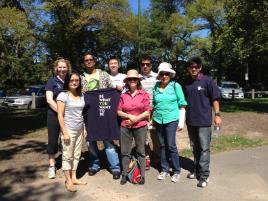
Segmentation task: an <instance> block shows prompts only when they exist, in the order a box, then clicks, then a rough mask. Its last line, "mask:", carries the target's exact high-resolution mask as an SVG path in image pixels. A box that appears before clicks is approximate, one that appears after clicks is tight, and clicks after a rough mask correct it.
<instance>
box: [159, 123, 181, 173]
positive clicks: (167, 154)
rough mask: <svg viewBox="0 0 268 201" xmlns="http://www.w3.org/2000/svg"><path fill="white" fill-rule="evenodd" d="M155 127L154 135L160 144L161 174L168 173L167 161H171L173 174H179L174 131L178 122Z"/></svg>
mask: <svg viewBox="0 0 268 201" xmlns="http://www.w3.org/2000/svg"><path fill="white" fill-rule="evenodd" d="M155 125H156V133H157V135H158V137H159V143H160V161H161V169H162V171H163V172H169V168H170V165H169V160H171V163H172V168H173V172H174V173H177V174H179V173H180V172H181V167H180V158H179V153H178V149H177V145H176V130H177V126H178V121H172V122H170V123H167V124H158V123H156V122H155Z"/></svg>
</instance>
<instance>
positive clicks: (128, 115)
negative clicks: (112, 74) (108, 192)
mask: <svg viewBox="0 0 268 201" xmlns="http://www.w3.org/2000/svg"><path fill="white" fill-rule="evenodd" d="M124 82H125V83H126V85H127V88H128V91H126V92H125V93H123V94H122V95H121V98H120V101H119V105H118V111H117V114H118V115H119V116H120V117H121V118H122V122H121V129H120V131H121V137H120V142H121V153H122V168H123V171H122V178H121V182H120V184H121V185H124V184H126V182H127V170H128V165H129V162H130V159H131V150H132V141H133V138H134V140H135V145H136V148H135V149H136V153H137V158H138V160H139V163H140V169H141V179H140V182H139V184H142V185H143V184H144V183H145V141H146V133H147V124H148V117H149V116H150V111H151V107H150V98H149V94H148V93H147V92H145V91H144V90H142V89H141V83H140V77H139V73H138V71H136V70H134V69H132V70H129V71H128V72H127V77H126V78H125V79H124Z"/></svg>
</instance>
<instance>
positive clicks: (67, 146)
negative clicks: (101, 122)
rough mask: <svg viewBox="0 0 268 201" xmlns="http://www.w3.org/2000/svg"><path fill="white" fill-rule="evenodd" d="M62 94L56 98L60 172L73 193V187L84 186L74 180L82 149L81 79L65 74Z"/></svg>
mask: <svg viewBox="0 0 268 201" xmlns="http://www.w3.org/2000/svg"><path fill="white" fill-rule="evenodd" d="M63 89H64V90H65V91H64V92H61V93H60V94H59V95H58V97H57V107H58V120H59V123H60V127H61V134H62V135H61V139H62V149H63V150H62V170H63V172H64V175H65V179H66V181H65V187H66V189H67V190H68V191H71V192H75V191H76V188H75V186H74V185H85V184H86V182H84V181H81V180H78V179H77V178H76V169H77V166H78V162H79V158H80V155H81V149H82V137H83V135H84V137H85V135H86V132H85V129H84V119H83V115H82V113H83V109H84V106H85V101H84V96H83V94H82V92H81V91H82V86H81V78H80V76H79V74H78V73H77V72H74V71H73V72H71V73H70V74H67V75H66V77H65V80H64V86H63Z"/></svg>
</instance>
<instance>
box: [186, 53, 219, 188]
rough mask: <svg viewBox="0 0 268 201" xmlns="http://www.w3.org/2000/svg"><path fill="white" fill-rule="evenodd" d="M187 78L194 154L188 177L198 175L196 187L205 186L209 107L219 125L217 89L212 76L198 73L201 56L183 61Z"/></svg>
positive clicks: (189, 128)
mask: <svg viewBox="0 0 268 201" xmlns="http://www.w3.org/2000/svg"><path fill="white" fill-rule="evenodd" d="M186 67H187V70H188V72H189V75H190V76H189V79H188V80H187V81H186V82H185V84H184V92H185V93H184V94H185V97H186V100H187V103H188V105H187V108H186V124H187V128H188V134H189V138H190V144H191V147H192V150H193V155H194V168H195V169H194V171H192V172H190V173H189V174H188V175H187V177H188V178H189V179H194V178H197V180H198V184H197V186H198V187H202V188H204V187H206V186H207V184H208V181H209V179H208V177H209V173H210V171H209V164H210V140H211V124H212V111H211V109H212V107H213V109H214V115H215V116H214V124H215V125H216V126H220V124H221V117H220V105H219V98H220V92H219V89H218V87H217V86H216V85H215V83H214V82H213V80H212V79H211V78H210V77H208V76H206V75H203V74H202V73H201V70H202V60H201V59H200V58H199V57H193V58H191V59H190V60H189V61H188V62H187V63H186Z"/></svg>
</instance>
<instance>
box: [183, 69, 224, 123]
mask: <svg viewBox="0 0 268 201" xmlns="http://www.w3.org/2000/svg"><path fill="white" fill-rule="evenodd" d="M184 92H185V97H186V100H187V102H188V106H187V108H186V124H187V125H189V126H199V127H201V126H211V124H212V103H213V101H214V100H217V99H219V98H220V91H219V88H218V87H217V86H216V84H215V83H214V82H213V80H212V79H211V78H210V77H208V76H206V75H203V74H201V73H200V74H199V75H198V77H197V79H195V80H193V79H191V78H189V79H188V80H187V81H186V83H185V84H184Z"/></svg>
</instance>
